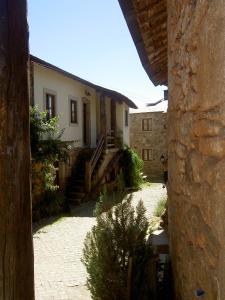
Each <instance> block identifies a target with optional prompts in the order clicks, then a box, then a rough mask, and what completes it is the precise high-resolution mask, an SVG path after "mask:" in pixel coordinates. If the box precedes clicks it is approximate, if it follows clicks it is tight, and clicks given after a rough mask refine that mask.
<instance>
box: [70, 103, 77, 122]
mask: <svg viewBox="0 0 225 300" xmlns="http://www.w3.org/2000/svg"><path fill="white" fill-rule="evenodd" d="M70 122H71V123H73V124H77V123H78V122H77V101H75V100H70Z"/></svg>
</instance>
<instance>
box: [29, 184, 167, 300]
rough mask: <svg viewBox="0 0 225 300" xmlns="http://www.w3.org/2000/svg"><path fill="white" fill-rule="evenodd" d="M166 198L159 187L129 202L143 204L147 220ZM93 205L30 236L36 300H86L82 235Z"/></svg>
mask: <svg viewBox="0 0 225 300" xmlns="http://www.w3.org/2000/svg"><path fill="white" fill-rule="evenodd" d="M165 195H166V190H165V189H162V184H155V183H154V184H152V186H151V188H146V189H143V190H141V191H138V192H135V193H134V198H133V202H134V204H136V203H137V202H138V200H139V199H140V198H142V200H143V201H144V204H145V206H146V208H147V214H148V216H150V215H151V214H152V212H153V209H154V207H155V204H156V203H157V201H158V200H159V199H161V198H162V197H164V196H165ZM93 208H94V203H93V202H89V203H84V204H82V205H80V206H79V207H76V208H74V210H73V212H72V214H71V216H67V217H62V218H60V219H59V220H58V221H56V222H54V223H52V224H49V225H45V226H43V227H42V228H41V229H39V230H38V231H36V232H35V233H34V269H35V292H36V300H70V299H71V300H89V299H91V296H90V294H89V291H88V289H87V287H86V277H87V274H86V270H85V267H84V266H83V264H82V262H81V261H80V258H81V255H82V248H83V242H84V239H85V236H86V233H87V232H88V231H90V229H91V227H92V226H93V225H94V224H95V218H94V217H93Z"/></svg>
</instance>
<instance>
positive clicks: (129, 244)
mask: <svg viewBox="0 0 225 300" xmlns="http://www.w3.org/2000/svg"><path fill="white" fill-rule="evenodd" d="M131 199H132V197H131V196H130V197H128V198H127V199H126V200H124V201H123V202H122V203H120V204H118V205H117V206H115V207H114V208H113V209H111V210H109V211H108V212H106V213H102V214H98V215H97V224H96V225H95V226H94V227H93V228H92V230H91V232H89V233H88V234H87V236H86V240H85V243H84V249H83V258H82V261H83V263H84V265H85V266H86V269H87V272H88V279H87V285H88V288H89V290H90V292H91V295H92V298H93V299H94V300H113V299H115V300H117V299H121V300H123V299H128V298H127V297H128V294H129V293H131V294H134V295H137V293H135V290H136V291H137V290H138V288H139V287H140V285H141V284H142V279H143V275H144V273H145V270H144V269H145V265H146V264H145V263H144V261H145V259H146V257H148V255H149V253H150V249H149V247H147V246H146V234H147V229H148V221H147V218H146V216H145V208H144V205H143V203H142V202H141V201H140V202H139V204H138V205H137V207H136V211H135V209H134V208H133V207H132V205H131ZM147 252H148V255H147V254H146V253H147ZM131 258H132V259H131ZM131 260H132V269H133V270H134V272H132V273H131V276H129V275H128V269H130V266H131V265H130V262H131ZM131 281H132V282H131ZM129 287H131V289H132V291H131V289H129ZM133 289H135V290H133ZM136 299H138V298H136Z"/></svg>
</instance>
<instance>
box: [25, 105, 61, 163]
mask: <svg viewBox="0 0 225 300" xmlns="http://www.w3.org/2000/svg"><path fill="white" fill-rule="evenodd" d="M58 121H59V120H58V118H57V117H54V118H50V119H47V112H46V111H43V112H41V111H39V110H38V108H37V106H35V107H31V108H30V141H31V154H32V158H33V159H35V160H37V161H43V160H50V161H56V160H57V159H59V158H60V154H61V151H60V150H61V141H60V138H61V136H62V134H63V130H61V131H60V130H59V126H58Z"/></svg>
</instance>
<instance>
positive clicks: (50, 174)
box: [30, 106, 64, 220]
mask: <svg viewBox="0 0 225 300" xmlns="http://www.w3.org/2000/svg"><path fill="white" fill-rule="evenodd" d="M62 133H63V130H59V126H58V118H57V117H55V118H50V119H47V112H41V111H39V110H38V108H37V107H36V106H35V107H31V108H30V143H31V154H32V196H33V211H34V213H33V216H34V220H37V219H39V218H42V217H47V216H50V215H53V214H56V213H58V212H61V211H62V209H63V206H64V204H63V202H64V198H62V197H60V196H59V194H58V193H57V192H56V190H57V189H58V186H57V185H56V183H55V179H56V171H57V168H55V166H54V165H55V163H56V162H57V161H59V159H62V158H64V156H63V154H62V142H61V141H60V138H61V135H62Z"/></svg>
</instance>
